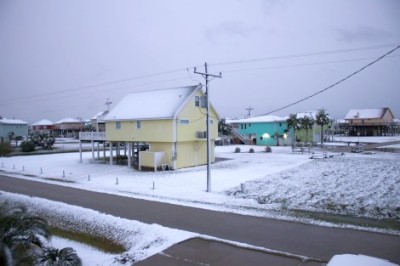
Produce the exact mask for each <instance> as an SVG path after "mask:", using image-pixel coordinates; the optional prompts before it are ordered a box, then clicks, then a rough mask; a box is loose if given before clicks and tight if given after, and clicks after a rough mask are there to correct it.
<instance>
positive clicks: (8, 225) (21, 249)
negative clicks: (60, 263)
mask: <svg viewBox="0 0 400 266" xmlns="http://www.w3.org/2000/svg"><path fill="white" fill-rule="evenodd" d="M49 238H50V232H49V229H48V224H47V222H46V221H45V220H43V219H41V218H39V217H34V216H31V215H29V214H28V213H27V212H26V208H25V207H23V206H11V205H10V204H8V203H4V204H2V205H0V262H5V265H19V264H33V262H34V261H35V259H36V258H37V257H38V256H40V255H41V253H42V248H43V247H44V242H43V240H48V239H49Z"/></svg>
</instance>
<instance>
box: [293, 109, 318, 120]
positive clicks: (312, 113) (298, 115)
mask: <svg viewBox="0 0 400 266" xmlns="http://www.w3.org/2000/svg"><path fill="white" fill-rule="evenodd" d="M317 113H318V111H308V112H301V113H297V114H296V117H297V119H301V118H304V117H306V116H308V117H311V118H312V119H314V120H315V119H316V117H317Z"/></svg>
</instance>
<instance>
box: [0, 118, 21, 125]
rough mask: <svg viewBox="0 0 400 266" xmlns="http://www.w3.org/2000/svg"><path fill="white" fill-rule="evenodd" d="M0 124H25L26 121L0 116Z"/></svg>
mask: <svg viewBox="0 0 400 266" xmlns="http://www.w3.org/2000/svg"><path fill="white" fill-rule="evenodd" d="M0 124H7V125H27V124H28V123H27V122H25V121H22V120H18V119H8V118H1V119H0Z"/></svg>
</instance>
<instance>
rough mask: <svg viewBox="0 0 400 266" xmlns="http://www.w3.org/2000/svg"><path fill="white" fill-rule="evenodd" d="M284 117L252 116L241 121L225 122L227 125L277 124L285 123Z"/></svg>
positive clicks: (231, 120) (230, 120)
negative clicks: (278, 122)
mask: <svg viewBox="0 0 400 266" xmlns="http://www.w3.org/2000/svg"><path fill="white" fill-rule="evenodd" d="M286 120H287V118H286V117H281V116H276V115H262V116H254V117H248V118H243V119H229V120H227V123H228V124H232V123H268V122H277V121H286Z"/></svg>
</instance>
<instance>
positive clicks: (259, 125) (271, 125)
mask: <svg viewBox="0 0 400 266" xmlns="http://www.w3.org/2000/svg"><path fill="white" fill-rule="evenodd" d="M236 128H237V129H238V130H239V132H240V133H241V134H242V135H244V136H247V137H248V139H249V140H253V143H254V140H255V143H254V144H256V145H261V146H266V145H268V146H275V145H276V139H275V138H274V135H275V133H276V132H277V133H278V134H279V135H281V136H282V135H283V134H285V133H286V131H287V122H286V121H276V122H253V123H238V124H236ZM265 133H267V134H268V135H269V136H270V137H269V138H266V137H263V135H264V134H265ZM286 134H287V133H286ZM288 141H289V140H288V139H286V140H285V139H282V138H281V139H280V140H279V144H280V145H285V144H289V143H288Z"/></svg>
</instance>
